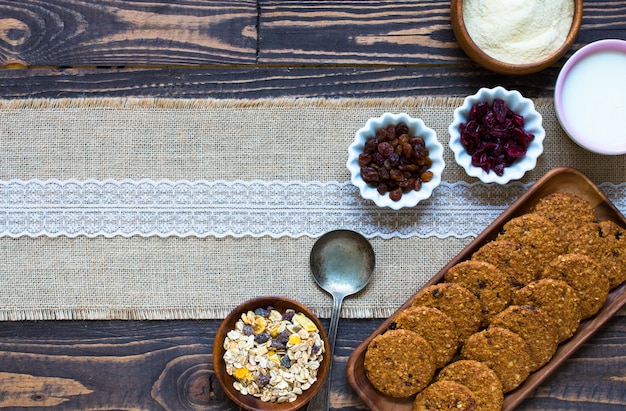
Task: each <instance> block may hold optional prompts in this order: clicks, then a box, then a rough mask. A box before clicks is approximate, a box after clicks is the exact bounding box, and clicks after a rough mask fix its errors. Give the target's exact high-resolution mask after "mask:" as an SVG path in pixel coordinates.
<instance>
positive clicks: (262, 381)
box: [256, 374, 271, 387]
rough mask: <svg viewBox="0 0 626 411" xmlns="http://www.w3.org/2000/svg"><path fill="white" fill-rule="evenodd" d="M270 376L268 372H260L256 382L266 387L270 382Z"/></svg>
mask: <svg viewBox="0 0 626 411" xmlns="http://www.w3.org/2000/svg"><path fill="white" fill-rule="evenodd" d="M270 379H271V378H270V376H269V375H267V374H259V376H258V377H257V379H256V383H257V385H258V386H259V387H265V386H266V385H267V384H269V382H270Z"/></svg>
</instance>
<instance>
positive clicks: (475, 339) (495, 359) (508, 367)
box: [461, 327, 531, 393]
mask: <svg viewBox="0 0 626 411" xmlns="http://www.w3.org/2000/svg"><path fill="white" fill-rule="evenodd" d="M461 358H462V359H464V360H474V361H480V362H482V363H484V364H485V365H486V366H487V367H489V368H491V369H492V370H493V371H494V372H495V373H496V375H497V376H498V378H499V379H500V382H502V390H503V391H504V392H505V393H507V392H509V391H512V390H513V389H515V388H517V387H518V386H519V385H520V384H521V383H522V382H524V380H526V378H528V375H529V374H530V364H531V359H530V352H529V350H528V346H527V345H526V343H525V342H524V340H523V339H522V337H520V336H519V335H517V334H516V333H514V332H513V331H511V330H507V329H506V328H501V327H490V328H487V329H486V330H483V331H480V332H478V333H476V334H473V335H472V336H471V337H469V338H468V339H467V341H466V342H465V345H464V346H463V348H462V349H461Z"/></svg>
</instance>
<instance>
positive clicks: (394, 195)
mask: <svg viewBox="0 0 626 411" xmlns="http://www.w3.org/2000/svg"><path fill="white" fill-rule="evenodd" d="M389 198H391V200H393V201H400V199H401V198H402V189H401V188H396V189H394V190H391V191H390V192H389Z"/></svg>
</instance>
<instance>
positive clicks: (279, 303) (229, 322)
mask: <svg viewBox="0 0 626 411" xmlns="http://www.w3.org/2000/svg"><path fill="white" fill-rule="evenodd" d="M268 306H272V307H274V308H275V309H276V310H278V311H280V312H285V310H287V309H289V308H290V309H293V310H295V311H296V313H302V314H304V315H306V316H307V317H308V318H309V319H311V320H312V321H313V322H314V323H315V325H316V326H317V329H318V330H319V334H320V336H321V337H322V340H323V341H324V347H325V349H326V352H325V355H324V359H323V360H322V362H321V364H320V368H319V370H318V372H317V381H315V382H314V383H313V385H312V386H311V388H309V389H308V390H305V391H304V392H303V393H302V394H300V395H298V397H297V399H296V400H295V401H294V402H287V403H277V402H264V401H261V399H260V398H257V397H254V396H252V395H243V394H241V393H240V392H239V391H237V390H236V389H235V388H234V387H233V383H234V382H235V378H234V377H233V376H231V375H228V373H227V372H226V365H225V363H224V353H225V351H226V350H225V349H224V339H225V338H226V334H228V332H229V331H230V330H233V329H234V328H235V323H236V322H237V321H238V320H239V319H240V318H241V314H242V313H245V312H248V311H254V310H255V309H257V308H267V307H268ZM329 347H330V343H329V342H328V337H327V336H326V332H325V331H324V327H323V326H322V324H321V322H320V321H319V319H318V318H317V317H316V316H315V315H313V313H312V312H311V311H310V310H309V309H308V308H307V307H305V306H304V305H302V304H300V303H298V302H296V301H293V300H290V299H288V298H285V297H277V296H266V297H258V298H253V299H251V300H248V301H246V302H244V303H242V304H241V305H239V306H238V307H237V308H235V309H234V310H233V311H232V312H231V313H230V314H228V316H227V317H226V318H225V319H224V321H222V324H221V325H220V327H219V329H218V330H217V334H216V335H215V340H214V341H213V371H214V372H215V376H216V377H217V380H218V381H219V382H220V384H221V386H222V388H223V390H224V392H225V393H226V395H228V396H229V397H230V399H231V400H233V401H234V402H235V403H236V404H237V405H239V406H240V407H243V408H245V409H247V410H252V411H261V410H263V411H269V410H274V411H295V410H297V409H299V408H301V407H303V406H304V405H305V404H306V403H307V402H309V401H310V400H311V399H312V398H313V396H315V394H316V393H317V392H318V391H319V389H320V388H321V387H322V385H323V383H324V380H325V379H326V377H327V376H328V372H329V370H330V361H329V359H328V356H329V355H330V354H329V353H328V349H329Z"/></svg>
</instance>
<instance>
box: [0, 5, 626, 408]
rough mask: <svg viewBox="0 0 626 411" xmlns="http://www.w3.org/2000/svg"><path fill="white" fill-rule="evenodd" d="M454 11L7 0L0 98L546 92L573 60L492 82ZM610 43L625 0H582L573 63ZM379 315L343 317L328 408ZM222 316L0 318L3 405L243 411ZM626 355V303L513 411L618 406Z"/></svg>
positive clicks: (625, 397) (1, 11) (348, 398)
mask: <svg viewBox="0 0 626 411" xmlns="http://www.w3.org/2000/svg"><path fill="white" fill-rule="evenodd" d="M448 8H449V2H448V1H442V0H432V1H420V0H404V1H402V0H400V1H396V0H393V1H392V0H388V1H369V0H363V1H357V0H353V1H333V0H321V1H299V0H294V1H282V0H259V1H255V0H176V1H169V0H152V1H141V0H137V1H118V0H94V1H80V0H46V1H41V0H21V1H15V0H0V66H3V67H4V69H0V98H9V99H12V98H62V97H100V96H102V97H109V96H114V97H124V96H140V97H174V98H201V97H214V98H250V99H253V98H265V97H285V96H291V97H331V98H334V97H351V98H359V97H399V96H420V95H460V96H463V95H467V94H471V93H474V92H475V91H476V89H478V88H479V87H482V86H489V87H491V86H495V85H504V86H506V87H507V88H515V89H518V90H520V91H522V93H524V94H525V95H526V96H528V97H539V96H551V95H552V92H553V86H554V82H555V80H556V76H557V75H558V71H559V68H560V67H561V66H562V64H563V62H564V59H563V60H561V61H560V62H558V63H557V64H555V66H554V67H551V68H549V69H548V70H545V71H543V72H541V73H537V74H533V75H529V76H522V77H508V76H499V75H494V74H493V73H490V72H488V71H486V70H484V69H482V68H480V67H478V66H476V65H475V64H473V63H472V62H471V61H469V60H468V59H467V57H466V56H465V54H464V53H463V52H462V51H461V50H460V49H459V47H458V45H457V44H456V41H455V39H454V36H453V34H452V31H451V28H450V25H449V21H448V16H449V11H448ZM603 38H621V39H626V0H623V1H605V0H586V1H585V5H584V18H583V27H582V30H581V33H580V35H579V36H578V38H577V40H576V43H575V45H574V47H573V49H572V50H571V51H570V53H568V56H569V55H571V53H572V52H574V51H575V50H576V49H578V48H580V47H581V46H583V45H585V44H588V43H590V42H592V41H595V40H599V39H603ZM1 275H7V273H1ZM381 321H382V320H380V319H372V320H342V321H341V323H340V327H339V334H338V342H337V351H336V353H335V360H336V361H337V366H336V367H335V368H334V372H333V393H332V408H333V409H342V410H347V411H355V410H359V409H364V404H363V402H362V401H361V400H360V399H359V398H358V397H357V396H356V395H355V394H354V392H353V391H352V390H351V388H350V387H349V385H348V384H347V381H346V378H345V364H346V361H347V358H348V356H349V355H350V353H351V352H352V350H353V349H354V347H356V346H357V345H358V344H359V343H360V342H361V341H362V340H363V339H364V338H365V337H366V336H367V335H369V333H371V332H372V331H373V330H374V329H375V328H376V327H377V326H378V324H379V323H380V322H381ZM218 324H219V321H163V322H152V321H145V322H141V321H123V322H122V321H107V322H101V321H93V322H81V321H76V322H64V321H63V322H54V321H51V322H3V323H0V408H1V409H55V410H76V409H131V410H187V409H189V410H191V409H196V410H199V409H204V410H235V409H237V407H235V406H234V405H233V404H232V403H231V402H229V401H228V400H227V399H226V398H225V397H224V394H223V392H222V391H221V390H220V389H219V387H218V385H217V383H216V381H215V379H214V378H213V375H212V373H211V369H212V366H211V361H210V353H211V349H212V344H213V341H212V339H213V336H214V334H215V331H216V329H217V326H218ZM325 324H326V323H325ZM624 353H626V315H625V314H624V312H621V313H620V314H619V315H618V316H617V317H615V318H614V319H612V320H611V321H610V322H609V323H608V324H607V325H606V326H605V327H603V328H602V329H601V330H600V331H599V332H598V334H596V336H594V337H593V338H592V339H591V340H590V341H589V342H588V343H587V344H585V345H584V347H583V348H582V349H581V350H579V351H578V352H577V353H576V355H574V357H573V358H572V359H570V360H569V361H567V362H566V363H565V365H564V366H563V367H561V368H560V369H559V371H558V372H557V373H556V374H555V375H554V376H552V377H551V378H549V379H548V380H547V381H546V382H545V383H544V384H543V385H541V387H540V388H539V389H538V390H537V391H536V392H535V394H534V396H533V398H531V399H529V400H527V401H525V402H524V403H523V404H522V405H521V406H520V409H521V410H557V409H558V410H589V409H601V410H608V411H612V410H623V409H625V408H626V377H625V376H624V371H623V370H624V369H626V355H624Z"/></svg>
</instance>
